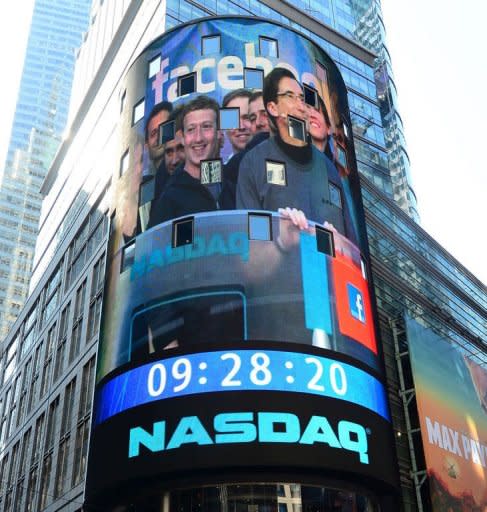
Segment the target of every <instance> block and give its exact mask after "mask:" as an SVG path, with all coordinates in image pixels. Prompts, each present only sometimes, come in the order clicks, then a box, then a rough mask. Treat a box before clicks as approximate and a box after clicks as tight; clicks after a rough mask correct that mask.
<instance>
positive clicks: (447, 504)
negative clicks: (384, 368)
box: [407, 319, 487, 512]
mask: <svg viewBox="0 0 487 512" xmlns="http://www.w3.org/2000/svg"><path fill="white" fill-rule="evenodd" d="M407 331H408V339H409V346H410V349H411V356H412V358H411V360H412V365H413V377H414V385H415V388H416V398H417V403H418V411H419V417H420V423H421V435H422V440H423V447H424V452H425V458H426V466H427V469H428V477H429V484H430V493H431V500H432V505H433V510H434V511H435V512H443V511H444V510H462V511H463V510H465V511H477V510H486V509H487V478H486V477H487V469H486V468H487V371H486V370H485V368H483V367H482V366H479V365H478V364H477V363H475V362H474V361H472V360H471V359H470V358H469V356H468V355H467V354H462V353H461V352H460V350H459V349H458V348H457V347H455V346H453V345H452V344H450V343H448V341H447V340H445V339H442V338H441V337H440V336H438V335H437V334H436V333H434V332H433V331H432V330H430V329H428V328H425V327H423V326H421V325H420V324H418V323H417V322H415V321H414V320H411V319H409V320H408V321H407Z"/></svg>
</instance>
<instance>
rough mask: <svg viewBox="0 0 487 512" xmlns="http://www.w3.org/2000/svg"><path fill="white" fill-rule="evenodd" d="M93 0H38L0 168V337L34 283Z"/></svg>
mask: <svg viewBox="0 0 487 512" xmlns="http://www.w3.org/2000/svg"><path fill="white" fill-rule="evenodd" d="M90 4H91V1H90V0H84V1H72V2H60V1H59V2H58V1H56V2H50V1H43V0H37V1H36V2H35V5H34V11H33V15H32V22H31V28H30V34H29V40H28V43H27V50H26V54H25V61H24V67H23V71H22V78H21V83H20V88H19V95H18V99H17V107H16V111H15V117H14V120H13V125H12V132H11V138H10V144H9V147H8V154H7V158H6V161H5V164H4V168H3V169H2V181H1V186H0V218H1V222H0V224H1V228H0V229H1V232H0V237H1V239H2V246H1V248H0V254H1V261H2V275H1V279H0V337H2V338H3V337H5V335H6V334H7V333H8V331H9V328H10V326H11V325H12V323H13V322H14V321H15V319H16V318H17V315H18V314H19V312H20V310H21V308H22V306H23V304H24V301H25V299H26V297H27V295H28V291H29V281H30V276H31V272H32V260H33V257H34V249H35V243H36V237H37V230H38V224H39V215H40V209H41V202H42V196H41V195H40V194H39V188H40V186H41V184H42V181H43V180H44V178H45V176H46V174H47V171H48V169H49V166H50V165H51V162H52V159H53V158H54V155H55V154H56V151H57V149H58V147H59V144H60V143H61V140H62V138H63V132H64V129H65V126H66V121H67V117H68V104H69V97H70V92H71V86H72V80H73V73H74V52H75V50H76V49H77V48H78V47H79V46H80V44H81V42H82V35H83V32H84V31H86V30H87V29H88V20H89V12H90Z"/></svg>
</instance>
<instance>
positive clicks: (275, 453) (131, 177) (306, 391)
mask: <svg viewBox="0 0 487 512" xmlns="http://www.w3.org/2000/svg"><path fill="white" fill-rule="evenodd" d="M120 99H121V118H120V124H119V133H120V137H119V140H120V144H119V148H118V149H119V157H120V158H119V162H118V163H117V165H115V166H114V175H113V184H114V189H115V195H114V197H115V199H114V203H113V212H112V218H113V222H112V226H111V235H110V243H109V251H108V252H109V257H108V261H109V263H108V267H107V272H106V286H105V293H104V305H103V312H102V329H101V335H100V346H99V351H98V366H97V384H96V389H95V409H94V424H93V430H92V433H91V444H90V456H89V461H88V473H87V487H86V496H87V504H94V505H98V506H101V504H103V506H108V505H109V504H115V503H118V501H117V500H119V499H120V500H121V501H120V504H123V503H124V501H123V500H122V499H121V498H119V497H120V496H121V495H122V494H123V493H126V499H129V498H130V493H131V492H132V493H134V492H136V493H142V494H143V493H144V492H147V493H150V492H151V489H152V490H153V489H154V488H155V487H157V488H158V489H160V488H161V485H162V486H163V487H164V486H166V487H168V488H169V487H171V486H173V485H176V486H178V485H181V484H182V483H184V485H187V484H188V482H189V483H191V482H196V481H199V483H202V484H205V478H207V477H208V475H209V473H208V472H211V475H212V478H214V479H215V480H221V481H224V480H226V481H228V480H233V481H235V480H243V481H245V480H246V479H248V478H249V477H248V476H244V473H245V472H249V474H253V473H254V472H255V471H257V470H258V469H259V468H260V469H259V470H262V471H264V472H267V478H269V477H270V478H278V477H277V475H278V473H279V474H281V476H282V477H283V478H284V476H283V472H286V473H287V474H289V475H292V479H291V480H292V481H299V480H306V479H307V480H308V481H311V480H316V479H320V478H339V479H342V480H346V481H352V482H353V481H355V482H357V483H358V482H360V483H363V478H365V479H366V480H367V482H369V483H370V487H371V490H372V491H374V492H383V490H384V489H392V488H394V486H395V485H396V483H397V480H396V474H395V471H394V458H393V456H392V450H393V449H392V439H391V438H392V432H391V427H390V418H389V413H388V405H387V400H386V394H385V391H384V385H383V377H382V363H381V355H380V344H379V343H378V339H377V335H376V328H375V320H374V308H373V304H372V298H371V291H370V282H369V271H368V264H367V254H368V250H367V243H366V234H365V227H364V215H363V209H362V204H361V196H360V185H359V179H358V174H357V170H356V163H355V155H354V150H353V140H352V130H351V123H350V119H349V113H348V106H347V92H346V88H345V85H344V83H343V80H342V78H341V76H340V74H339V72H338V69H337V67H336V65H335V64H334V63H333V61H332V60H331V59H330V58H329V57H328V55H326V53H324V52H323V51H322V50H321V49H320V48H318V47H317V46H316V45H315V44H314V43H313V42H311V41H310V40H309V39H307V38H305V37H303V36H302V35H299V34H297V33H295V32H294V31H292V30H291V29H288V28H284V27H282V26H280V25H278V24H274V23H269V22H267V21H264V20H261V19H256V18H252V19H247V18H241V17H224V18H208V19H204V20H200V21H197V22H194V23H189V24H186V25H183V26H181V27H178V28H176V29H174V30H171V31H169V32H167V33H166V34H163V35H162V36H161V37H160V38H158V39H157V40H155V41H154V42H153V43H152V44H151V45H150V46H149V47H148V48H147V49H146V50H145V51H144V52H143V53H142V54H141V55H140V56H139V57H138V58H137V59H136V60H135V62H134V64H133V65H132V67H131V68H130V70H129V71H128V73H127V76H126V79H125V82H124V83H123V85H122V86H121V91H120ZM384 447H387V449H386V450H384ZM387 450H389V452H390V453H391V455H390V456H384V454H385V453H387ZM271 475H272V476H271ZM141 482H144V483H143V484H141ZM141 485H142V487H141ZM124 499H125V498H124Z"/></svg>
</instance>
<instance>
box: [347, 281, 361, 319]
mask: <svg viewBox="0 0 487 512" xmlns="http://www.w3.org/2000/svg"><path fill="white" fill-rule="evenodd" d="M347 292H348V306H349V308H350V314H351V315H352V316H353V317H354V318H355V319H357V320H358V321H359V322H362V323H363V324H365V305H364V297H363V295H362V293H361V292H360V290H359V289H358V288H355V286H353V285H352V284H350V283H347Z"/></svg>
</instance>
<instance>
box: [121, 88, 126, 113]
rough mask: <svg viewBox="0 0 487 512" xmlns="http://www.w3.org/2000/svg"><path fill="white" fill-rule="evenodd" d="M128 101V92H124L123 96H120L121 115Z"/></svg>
mask: <svg viewBox="0 0 487 512" xmlns="http://www.w3.org/2000/svg"><path fill="white" fill-rule="evenodd" d="M126 99H127V91H123V93H122V95H121V96H120V113H122V112H123V109H124V107H125V100H126Z"/></svg>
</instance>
